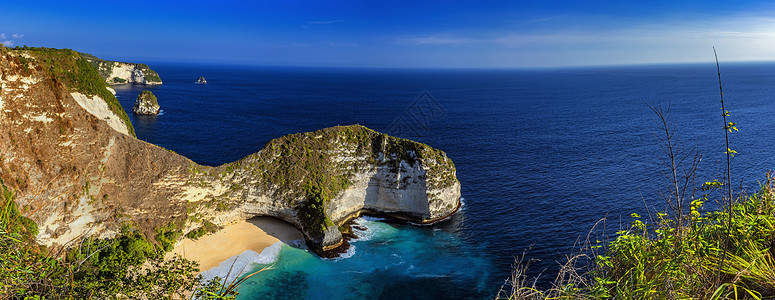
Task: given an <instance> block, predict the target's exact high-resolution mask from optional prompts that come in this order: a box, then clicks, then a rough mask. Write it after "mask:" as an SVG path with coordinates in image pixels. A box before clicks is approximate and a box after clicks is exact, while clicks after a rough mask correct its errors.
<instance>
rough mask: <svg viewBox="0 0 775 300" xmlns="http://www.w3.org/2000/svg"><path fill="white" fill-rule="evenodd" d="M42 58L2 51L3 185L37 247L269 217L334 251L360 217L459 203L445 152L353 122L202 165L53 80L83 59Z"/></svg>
mask: <svg viewBox="0 0 775 300" xmlns="http://www.w3.org/2000/svg"><path fill="white" fill-rule="evenodd" d="M45 51H48V52H45ZM45 51H42V50H41V51H38V52H35V51H20V50H8V49H0V84H2V89H0V179H2V180H3V182H4V183H5V184H6V185H9V186H11V187H12V188H14V189H15V190H16V191H17V202H18V204H19V205H20V207H21V208H22V211H23V212H24V213H25V214H26V215H27V216H29V217H31V218H32V219H33V220H35V221H36V222H37V223H38V227H39V228H40V234H39V235H38V241H39V242H41V243H42V244H45V245H49V246H55V247H56V246H63V247H67V246H69V245H72V244H73V243H75V242H77V241H79V239H81V238H83V237H86V236H96V237H111V236H113V235H115V234H116V233H117V232H118V231H119V229H120V227H121V226H122V225H124V224H130V225H133V226H135V227H136V228H137V229H139V230H142V232H144V233H145V234H146V235H147V236H149V237H153V236H154V229H155V228H158V227H160V226H164V225H167V224H169V223H174V224H176V225H177V226H178V228H182V229H183V231H184V232H186V231H190V230H194V229H196V228H198V227H199V226H201V225H202V224H203V223H204V222H205V221H211V222H213V223H215V224H218V225H224V224H227V223H230V222H234V221H238V220H241V219H247V218H250V217H253V216H273V217H277V218H280V219H283V220H285V221H287V222H289V223H291V224H293V225H295V226H296V227H297V228H299V229H300V230H301V231H302V232H303V233H304V235H305V237H306V238H307V241H308V244H309V245H310V246H312V247H313V249H316V250H328V249H331V248H333V247H335V246H337V245H339V244H340V243H341V242H342V236H341V234H340V233H339V230H338V225H341V224H342V223H343V222H345V221H346V220H348V219H350V218H353V217H355V216H357V215H359V214H361V213H376V214H382V215H388V216H392V217H396V218H402V219H406V220H410V221H413V222H418V223H423V222H433V221H436V220H439V219H441V218H444V217H446V216H449V215H450V214H452V213H454V212H455V211H456V210H457V209H458V207H459V203H460V202H459V199H460V184H459V183H458V181H457V179H456V177H455V168H454V165H453V164H452V162H451V160H449V158H447V156H446V154H444V152H442V151H439V150H436V149H433V148H431V147H429V146H427V145H424V144H420V143H416V142H412V141H409V140H404V139H399V138H395V137H390V136H387V135H385V134H381V133H378V132H375V131H373V130H370V129H368V128H365V127H363V126H358V125H353V126H339V127H332V128H326V129H322V130H319V131H315V132H310V133H301V134H294V135H289V136H285V137H282V138H278V139H275V140H272V141H270V142H269V143H267V145H266V146H265V147H264V149H262V150H261V151H259V152H257V153H255V154H252V155H250V156H248V157H245V158H243V159H241V160H239V161H237V162H234V163H229V164H225V165H222V166H217V167H209V166H202V165H198V164H196V163H194V162H193V161H191V160H189V159H187V158H185V157H183V156H180V155H178V154H176V153H174V152H171V151H168V150H165V149H163V148H161V147H158V146H155V145H152V144H148V143H146V142H143V141H140V140H137V139H136V138H134V137H132V135H131V134H129V132H124V133H122V132H119V131H118V130H120V129H121V128H122V126H121V124H123V123H115V124H111V123H110V122H111V120H116V119H120V118H119V117H118V116H117V115H115V114H114V115H112V116H111V115H107V114H102V115H100V114H101V113H100V112H101V111H102V112H104V111H106V110H107V111H109V112H112V111H111V110H110V106H109V105H107V104H106V102H109V101H107V100H104V99H103V98H102V97H107V96H105V95H103V96H101V97H98V96H97V95H96V94H98V93H103V92H101V91H104V93H107V94H109V92H107V90H106V89H103V88H100V89H95V90H92V91H91V92H89V91H88V90H83V89H79V88H73V87H72V85H73V84H69V85H67V84H65V82H66V77H62V76H60V75H57V74H56V73H52V71H51V70H52V68H50V65H49V64H51V63H52V62H51V61H52V59H50V58H52V57H54V58H56V59H57V60H62V61H65V62H67V61H69V60H67V59H70V58H72V57H70V56H72V55H77V54H73V53H74V52H73V53H70V52H66V53H63V52H58V51H57V50H51V49H47V50H45ZM62 51H63V50H62ZM43 55H45V56H46V58H49V59H48V60H44V59H41V57H42V56H43ZM63 57H64V58H63ZM65 58H67V59H65ZM73 59H76V61H77V57H75V58H73ZM53 61H56V60H53ZM80 67H81V68H89V67H90V65H88V64H87V66H83V65H80ZM75 71H78V72H81V71H79V70H75ZM87 73H88V72H87ZM68 74H70V73H68ZM94 76H95V77H96V76H97V75H96V74H95V75H94ZM100 100H102V101H103V105H102V106H100V105H97V104H96V103H98V102H100ZM98 106H99V109H98ZM105 107H108V108H105ZM130 126H131V125H130ZM124 128H125V129H126V128H127V127H126V126H124Z"/></svg>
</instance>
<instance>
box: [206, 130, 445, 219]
mask: <svg viewBox="0 0 775 300" xmlns="http://www.w3.org/2000/svg"><path fill="white" fill-rule="evenodd" d="M401 161H405V162H406V163H408V164H410V165H415V164H417V163H421V164H422V165H423V166H424V167H425V168H426V170H427V173H426V178H427V182H428V184H429V185H430V186H429V188H433V187H446V186H449V185H451V184H453V183H454V182H455V181H456V179H455V174H454V172H455V169H454V164H452V161H451V160H450V159H449V158H447V156H446V154H445V153H444V152H443V151H440V150H436V149H433V148H431V147H430V146H428V145H425V144H422V143H418V142H414V141H410V140H407V139H402V138H397V137H391V136H389V135H387V134H383V133H379V132H376V131H374V130H371V129H369V128H366V127H364V126H360V125H350V126H336V127H330V128H325V129H321V130H318V131H314V132H307V133H297V134H291V135H287V136H283V137H281V138H277V139H273V140H271V141H269V142H268V143H267V144H266V146H264V148H263V149H262V150H261V151H259V152H258V153H255V154H253V155H250V156H248V157H246V158H243V159H242V160H240V161H237V162H234V163H231V164H226V165H223V166H219V167H218V168H216V170H215V172H217V173H219V175H220V176H222V177H223V178H230V177H231V175H232V174H234V173H243V174H244V173H253V172H260V174H251V176H250V177H255V178H258V179H260V182H261V184H262V185H263V186H264V189H266V190H267V191H273V192H274V194H275V195H274V196H275V197H277V198H279V199H284V200H285V201H288V202H292V201H296V200H297V199H301V202H300V203H295V206H296V207H297V208H299V209H300V213H301V215H303V216H305V220H309V224H307V225H309V226H312V227H310V228H313V227H317V228H320V229H325V228H328V227H329V226H332V225H333V222H331V220H330V219H329V218H328V217H327V216H326V215H325V213H324V210H325V209H324V207H325V205H326V203H328V201H329V200H331V199H332V198H334V197H336V196H337V195H338V194H339V193H340V192H342V191H343V190H345V189H347V188H348V187H349V186H350V184H351V178H352V176H353V175H354V174H356V173H358V172H359V171H362V170H365V168H370V167H372V166H374V165H382V166H387V167H389V168H391V169H392V170H393V171H396V172H397V171H399V169H400V168H401ZM239 177H243V178H244V176H238V177H235V178H239ZM237 184H239V183H237ZM313 224H314V225H313Z"/></svg>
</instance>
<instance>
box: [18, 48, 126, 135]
mask: <svg viewBox="0 0 775 300" xmlns="http://www.w3.org/2000/svg"><path fill="white" fill-rule="evenodd" d="M12 50H14V51H22V52H24V53H27V54H29V55H31V56H33V57H35V62H37V63H39V64H40V65H41V66H43V67H44V68H45V69H46V70H48V72H50V73H51V74H52V75H53V76H54V77H55V78H56V79H57V80H59V81H60V82H61V83H62V84H64V85H65V86H66V87H67V88H68V89H69V90H70V91H72V92H79V93H81V94H84V95H89V96H98V97H100V98H102V99H103V100H104V101H105V103H107V104H108V107H109V108H110V110H111V111H112V112H113V113H115V114H116V116H118V117H119V118H120V119H121V121H122V122H124V124H125V125H126V127H127V130H128V131H129V134H130V135H131V136H136V135H135V130H134V127H133V126H132V122H131V121H130V120H129V115H127V113H126V111H124V108H123V107H121V104H120V103H119V102H118V99H116V96H114V95H113V94H112V93H111V92H110V91H108V89H107V87H108V84H107V83H106V82H105V81H104V80H103V79H102V77H100V74H99V71H98V70H97V68H95V67H94V66H93V65H92V64H90V63H89V62H88V61H87V60H86V59H85V58H83V57H82V56H81V55H80V54H79V53H78V52H76V51H73V50H70V49H54V48H43V47H41V48H38V47H16V48H12ZM22 59H24V61H26V59H25V58H24V57H22V56H20V60H22Z"/></svg>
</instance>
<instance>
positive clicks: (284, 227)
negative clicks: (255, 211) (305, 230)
mask: <svg viewBox="0 0 775 300" xmlns="http://www.w3.org/2000/svg"><path fill="white" fill-rule="evenodd" d="M246 222H247V223H249V224H251V225H253V226H255V227H256V228H258V229H260V230H262V231H263V232H265V233H266V234H267V235H269V236H271V237H274V238H276V239H278V240H280V241H282V242H283V243H285V244H288V245H290V246H293V247H298V245H299V244H303V243H304V235H303V234H302V233H301V231H300V230H299V229H297V228H296V227H294V226H293V225H291V223H288V222H285V221H283V220H281V219H278V218H275V217H270V216H257V217H252V218H250V219H248V220H246ZM246 238H250V237H246Z"/></svg>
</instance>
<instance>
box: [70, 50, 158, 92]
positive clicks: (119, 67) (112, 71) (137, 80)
mask: <svg viewBox="0 0 775 300" xmlns="http://www.w3.org/2000/svg"><path fill="white" fill-rule="evenodd" d="M81 55H82V56H83V57H84V58H85V59H86V60H87V61H89V63H91V64H92V65H94V66H95V67H96V68H97V70H99V73H100V77H102V79H104V80H105V82H107V83H108V84H145V85H159V84H162V81H161V78H160V77H159V74H158V73H156V71H154V70H151V68H150V67H148V65H145V64H138V63H126V62H117V61H109V60H103V59H100V58H97V57H95V56H93V55H91V54H86V53H81Z"/></svg>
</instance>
